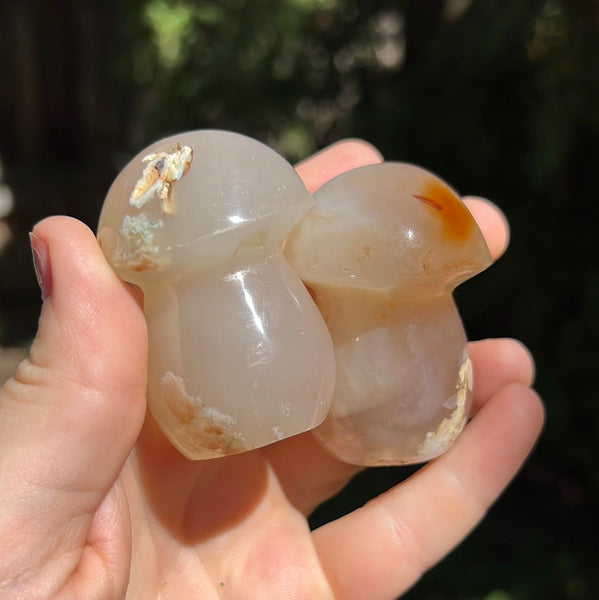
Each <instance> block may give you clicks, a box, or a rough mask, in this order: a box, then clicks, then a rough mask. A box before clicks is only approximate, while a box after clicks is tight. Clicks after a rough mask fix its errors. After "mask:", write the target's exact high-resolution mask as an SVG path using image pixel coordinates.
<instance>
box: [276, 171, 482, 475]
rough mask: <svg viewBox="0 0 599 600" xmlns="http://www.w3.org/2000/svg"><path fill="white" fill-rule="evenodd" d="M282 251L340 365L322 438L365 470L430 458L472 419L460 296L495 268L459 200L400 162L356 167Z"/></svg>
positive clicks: (318, 197)
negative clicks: (456, 292)
mask: <svg viewBox="0 0 599 600" xmlns="http://www.w3.org/2000/svg"><path fill="white" fill-rule="evenodd" d="M314 200H315V207H314V208H313V209H312V210H311V211H310V212H309V213H308V214H307V215H306V217H304V219H303V220H302V222H301V223H300V224H299V225H298V227H296V228H295V229H294V231H293V232H292V234H291V235H290V237H289V238H288V239H287V242H286V245H285V254H286V256H287V259H288V260H289V262H290V263H291V265H292V266H293V267H294V269H295V270H296V271H297V272H298V273H299V275H300V277H301V278H302V280H303V281H304V282H305V283H306V285H307V286H308V287H309V288H310V290H311V291H312V296H313V297H314V299H315V302H316V304H317V305H318V308H319V309H320V312H321V313H322V315H323V316H324V318H325V321H326V323H327V326H328V328H329V331H330V333H331V337H332V339H333V344H334V347H335V356H336V362H337V379H336V387H335V395H334V399H333V405H332V408H331V410H330V412H329V415H328V417H327V419H326V420H325V422H324V423H323V424H322V425H321V426H320V427H318V428H317V429H316V430H315V434H316V436H317V438H318V439H319V440H320V442H321V443H322V444H323V445H324V447H325V448H326V449H327V450H329V452H331V453H332V454H333V455H335V456H336V457H338V458H340V459H341V460H343V461H346V462H349V463H354V464H360V465H391V464H406V463H414V462H423V461H426V460H429V459H431V458H434V457H435V456H438V455H439V454H441V453H442V452H444V451H445V450H447V449H448V448H449V447H450V446H451V445H452V444H453V442H454V441H455V439H456V437H457V436H458V435H459V433H460V432H461V430H462V428H463V427H464V425H465V423H466V419H467V416H468V411H469V408H470V401H471V389H472V369H471V365H470V359H469V357H468V353H467V350H466V335H465V333H464V329H463V327H462V322H461V320H460V317H459V315H458V312H457V309H456V307H455V304H454V302H453V298H452V291H453V289H454V288H455V287H456V286H457V285H458V284H460V283H462V282H463V281H465V280H466V279H468V278H470V277H472V276H473V275H475V274H476V273H478V272H479V271H481V270H483V269H485V268H486V267H487V266H489V265H490V264H491V259H490V256H489V251H488V249H487V246H486V243H485V241H484V238H483V236H482V234H481V232H480V230H479V229H478V226H477V225H476V223H475V221H474V219H473V217H472V215H471V214H470V213H469V212H468V210H467V208H466V207H465V205H464V204H463V203H462V202H461V201H460V199H459V198H458V196H457V195H456V193H455V192H454V191H453V190H452V189H451V188H449V187H448V186H447V185H446V184H445V183H444V182H442V181H441V180H440V179H438V178H437V177H435V176H434V175H433V174H431V173H429V172H427V171H425V170H424V169H421V168H419V167H416V166H413V165H408V164H401V163H383V164H379V165H372V166H367V167H361V168H359V169H355V170H352V171H348V172H346V173H344V174H342V175H340V176H338V177H336V178H335V179H333V180H332V181H330V182H328V183H327V184H325V185H324V186H323V187H322V188H320V189H319V190H317V191H316V193H315V194H314Z"/></svg>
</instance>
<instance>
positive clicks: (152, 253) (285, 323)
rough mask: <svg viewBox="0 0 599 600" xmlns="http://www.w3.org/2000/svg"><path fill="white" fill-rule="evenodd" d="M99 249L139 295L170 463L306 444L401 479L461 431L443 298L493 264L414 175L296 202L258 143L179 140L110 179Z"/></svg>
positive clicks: (349, 176)
mask: <svg viewBox="0 0 599 600" xmlns="http://www.w3.org/2000/svg"><path fill="white" fill-rule="evenodd" d="M98 238H99V241H100V244H101V246H102V248H103V250H104V253H105V254H106V256H107V258H108V260H109V262H110V263H111V265H112V266H113V268H114V269H115V270H116V272H117V273H118V275H119V276H120V277H121V278H123V279H124V280H125V281H129V282H132V283H134V284H137V285H139V286H140V287H141V288H142V290H143V292H144V312H145V315H146V320H147V323H148V330H149V339H150V358H149V365H148V368H149V379H148V403H149V407H150V410H151V411H152V414H153V416H154V418H155V420H156V422H157V423H158V424H159V426H160V427H161V428H162V430H163V431H164V433H165V434H166V436H167V437H168V438H169V439H170V441H171V442H172V443H173V445H174V446H175V447H177V448H178V449H179V450H180V451H181V452H182V453H183V454H184V455H185V456H187V457H189V458H191V459H206V458H213V457H218V456H223V455H227V454H234V453H237V452H243V451H245V450H250V449H253V448H259V447H261V446H264V445H266V444H269V443H272V442H275V441H277V440H280V439H283V438H286V437H289V436H292V435H295V434H297V433H300V432H304V431H307V430H311V429H313V430H314V433H315V435H316V437H317V439H318V440H319V441H320V442H321V443H322V445H323V446H324V447H325V448H326V449H327V450H328V451H329V452H330V453H332V454H333V455H334V456H336V457H338V458H339V459H341V460H343V461H346V462H349V463H354V464H359V465H384V464H405V463H412V462H423V461H426V460H429V459H431V458H434V457H435V456H438V455H439V454H441V453H442V452H444V451H445V450H447V449H448V448H449V447H450V446H451V445H452V444H453V442H454V441H455V439H456V437H457V436H458V435H459V433H460V432H461V430H462V428H463V427H464V425H465V423H466V420H467V417H468V412H469V408H470V402H471V390H472V369H471V364H470V359H469V357H468V353H467V350H466V335H465V333H464V329H463V327H462V323H461V320H460V317H459V314H458V312H457V309H456V307H455V305H454V302H453V298H452V291H453V289H454V288H455V287H456V286H457V285H459V284H460V283H462V282H463V281H465V280H466V279H468V278H470V277H472V276H473V275H475V274H476V273H478V272H479V271H481V270H483V269H485V268H486V267H487V266H489V265H490V262H491V260H490V257H489V252H488V249H487V246H486V244H485V241H484V239H483V237H482V234H481V232H480V231H479V229H478V227H477V225H476V223H475V221H474V219H473V218H472V216H471V215H470V213H469V212H468V210H467V209H466V207H465V205H464V204H463V203H462V202H461V200H460V199H459V198H458V196H457V195H456V193H455V192H454V191H453V190H452V189H451V188H449V187H448V186H447V185H446V184H445V183H444V182H442V181H441V180H440V179H438V178H437V177H436V176H434V175H432V174H431V173H429V172H427V171H425V170H424V169H421V168H419V167H416V166H412V165H407V164H401V163H383V164H380V165H372V166H368V167H361V168H359V169H354V170H352V171H348V172H347V173H344V174H342V175H340V176H338V177H336V178H335V179H333V180H332V181H330V182H329V183H327V184H325V185H324V186H323V187H322V188H320V189H319V190H318V191H317V192H316V193H315V194H314V196H311V195H310V194H309V193H308V192H307V191H306V189H305V187H304V186H303V184H302V182H301V180H300V179H299V177H298V176H297V174H296V173H295V171H294V169H293V168H292V167H291V165H290V164H289V163H287V162H286V161H285V160H284V159H283V158H282V157H280V156H279V155H278V154H276V153H275V152H274V151H273V150H271V149H269V148H268V147H266V146H264V145H263V144H261V143H259V142H257V141H255V140H251V139H250V138H247V137H244V136H241V135H238V134H234V133H230V132H224V131H208V130H207V131H193V132H187V133H183V134H181V135H176V136H173V137H171V138H168V139H165V140H162V141H159V142H157V143H156V144H153V145H152V146H150V147H149V148H147V149H146V150H144V151H143V152H141V153H140V154H139V155H138V156H136V157H135V158H134V159H133V160H132V161H131V162H130V163H129V164H128V165H127V166H126V167H125V169H124V170H123V171H122V172H121V174H120V175H119V176H118V177H117V179H116V180H115V182H114V184H113V185H112V187H111V188H110V191H109V192H108V195H107V198H106V201H105V203H104V207H103V210H102V214H101V217H100V224H99V231H98ZM304 284H305V285H304ZM305 286H307V287H308V288H309V290H307V289H306V287H305ZM331 403H332V404H331ZM325 417H326V419H325ZM323 421H324V422H323Z"/></svg>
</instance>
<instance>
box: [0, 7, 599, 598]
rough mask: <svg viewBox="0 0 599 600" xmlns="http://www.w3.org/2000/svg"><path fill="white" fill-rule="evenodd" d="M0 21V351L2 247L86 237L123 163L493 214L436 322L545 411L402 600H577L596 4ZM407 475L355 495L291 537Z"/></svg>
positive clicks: (12, 307)
mask: <svg viewBox="0 0 599 600" xmlns="http://www.w3.org/2000/svg"><path fill="white" fill-rule="evenodd" d="M6 15H7V18H6V19H4V21H3V24H2V27H3V29H2V35H0V49H2V51H3V56H4V57H5V58H6V57H8V61H7V64H6V69H5V75H4V77H3V83H5V84H8V85H4V86H2V88H0V109H1V111H2V112H1V114H2V120H1V122H0V158H1V160H2V161H3V174H4V175H3V176H4V179H5V181H6V183H8V184H9V185H10V186H11V188H12V190H13V193H14V197H15V202H16V206H15V211H14V213H13V215H12V216H11V217H10V218H9V221H10V223H11V225H12V227H13V230H14V231H15V235H14V237H13V240H14V241H13V244H12V245H11V246H10V247H9V248H6V249H5V251H4V252H3V253H2V255H0V272H1V274H2V277H0V291H1V293H2V300H1V302H0V309H1V310H2V313H1V314H0V318H1V319H2V320H1V323H2V326H1V327H0V334H1V335H2V338H3V340H4V342H5V343H7V342H11V343H14V342H15V341H19V340H21V339H23V338H27V337H28V336H31V335H32V334H33V331H34V329H35V318H34V317H35V312H36V311H37V302H38V301H37V298H38V292H37V290H36V289H35V282H34V280H33V277H32V274H31V273H30V270H29V269H28V267H27V266H25V265H28V261H29V258H28V254H27V252H28V251H27V249H26V248H25V247H24V245H23V244H22V243H20V242H22V239H24V237H25V236H24V235H21V234H22V233H23V232H25V231H27V229H29V228H30V227H31V225H32V223H33V222H34V221H35V220H37V219H39V218H41V217H43V216H45V215H47V214H52V213H56V212H66V213H68V214H72V215H74V216H77V217H79V218H82V219H84V220H85V221H87V222H88V223H89V224H90V225H91V226H92V227H94V226H95V220H96V218H97V215H98V214H99V209H100V205H101V202H102V197H103V194H104V193H105V190H106V189H107V187H108V185H109V183H110V181H111V179H112V177H113V176H114V175H115V174H116V172H117V171H118V168H119V167H120V166H122V164H123V163H124V162H125V161H126V160H127V158H128V157H129V156H130V155H131V154H132V153H134V152H136V151H138V150H139V149H140V148H141V147H142V146H143V145H144V144H146V143H148V142H150V141H152V140H153V139H155V138H157V137H159V136H162V135H166V134H169V133H172V132H175V131H177V130H183V129H190V128H206V127H216V128H226V129H233V130H236V131H240V132H243V133H246V134H248V135H251V136H254V137H257V138H259V139H262V140H263V141H265V142H267V143H268V144H270V145H271V146H273V147H275V148H276V149H278V150H279V151H280V152H282V153H283V154H285V155H286V156H287V157H288V158H289V159H290V160H298V159H301V158H303V157H304V156H306V155H307V154H309V153H311V152H313V151H315V150H317V149H318V148H320V147H322V146H324V145H326V144H328V143H331V142H334V141H336V140H338V139H340V138H343V137H347V136H359V137H362V138H364V139H367V140H368V141H370V142H372V143H373V144H375V145H376V146H378V148H379V149H381V151H382V152H383V154H384V155H385V156H386V158H388V159H392V160H402V161H408V162H415V163H419V164H421V165H423V166H425V167H427V168H429V169H431V170H433V171H436V172H437V173H439V174H440V175H441V176H442V177H444V178H446V179H447V180H448V181H450V182H451V183H452V184H453V185H454V186H455V187H456V188H457V189H459V190H460V191H462V192H463V193H468V194H479V195H483V196H487V197H490V198H492V199H494V200H495V201H496V202H497V203H498V204H499V205H500V206H501V207H502V209H503V210H504V211H505V213H506V215H507V216H508V218H509V220H510V223H511V225H512V237H513V239H512V246H511V249H510V251H509V252H508V253H507V255H506V256H505V257H504V258H502V259H501V261H500V262H499V263H498V264H497V265H495V266H494V267H493V268H492V269H491V270H490V271H489V272H488V273H485V274H484V275H482V276H481V277H479V278H478V279H476V280H474V281H473V282H471V283H468V284H467V285H466V286H463V287H462V288H460V290H459V291H458V294H457V301H458V304H459V305H460V307H461V309H462V313H463V316H464V320H465V323H466V325H467V328H468V330H469V332H470V334H471V336H472V337H474V338H477V337H487V336H504V335H508V336H514V337H518V338H520V339H522V340H524V342H525V343H526V344H527V345H528V346H529V347H530V348H531V349H532V351H533V353H534V354H535V357H536V359H537V364H538V374H537V388H538V389H539V391H540V392H541V393H542V395H543V396H544V398H545V401H546V404H547V408H548V421H547V427H546V430H545V433H544V436H543V438H542V440H541V443H540V444H539V446H538V448H537V450H536V451H535V453H534V454H533V456H532V458H531V460H530V461H529V462H528V464H527V465H526V467H525V468H524V470H523V471H522V473H521V474H520V476H519V477H518V479H517V480H516V482H515V483H514V484H513V485H512V487H511V488H510V489H509V491H508V492H507V493H506V494H505V495H504V496H503V498H502V499H501V500H500V501H499V503H498V504H497V505H496V506H495V507H494V508H493V510H492V511H491V513H490V515H489V516H488V518H487V519H486V520H485V521H484V523H483V524H482V525H481V527H480V528H479V529H478V530H477V531H476V532H475V533H474V534H473V535H472V536H471V537H470V538H469V539H468V540H467V541H466V542H465V543H464V544H462V545H461V546H460V548H459V549H457V550H456V551H455V552H454V553H453V554H452V555H451V556H450V557H449V558H448V559H446V560H445V561H444V562H443V563H442V564H441V565H439V566H437V567H436V568H434V569H433V570H432V571H431V572H430V573H429V574H427V575H426V576H425V577H424V579H423V580H422V581H421V582H420V583H419V584H418V585H417V586H416V587H415V588H414V589H413V590H412V591H410V592H409V593H408V594H407V596H406V597H407V598H409V599H418V600H422V599H426V600H454V599H455V600H458V599H459V600H475V599H476V600H536V599H539V598H543V599H552V598H556V599H567V600H587V599H588V600H591V599H595V598H597V597H599V585H598V583H599V582H598V580H599V576H598V573H597V569H596V561H597V552H596V539H597V537H598V534H599V524H598V518H597V508H598V503H597V500H598V498H599V476H598V474H597V467H596V457H597V433H598V432H599V403H598V402H597V393H596V391H595V388H594V376H595V373H596V372H597V368H598V366H599V356H598V350H597V347H598V339H599V335H598V334H599V311H598V307H599V264H598V262H597V242H596V232H595V229H596V223H597V222H598V221H597V219H598V216H599V209H598V206H599V202H598V200H599V184H598V176H597V172H598V166H599V143H598V142H599V67H598V65H599V3H598V2H597V1H596V0H526V1H522V0H403V1H401V0H372V1H367V0H252V1H249V0H223V1H216V0H200V1H195V2H193V1H191V0H129V1H128V2H117V1H116V0H112V1H110V0H104V1H103V2H99V1H95V0H80V1H79V2H68V1H67V0H64V1H60V0H53V1H52V2H47V1H44V0H38V1H32V2H28V3H24V2H17V1H13V2H8V3H7V11H6ZM23 307H31V310H29V311H28V310H27V309H26V308H23ZM506 443H509V440H506ZM410 472H411V471H410V470H408V469H394V468H391V469H377V470H370V471H367V472H365V473H363V474H362V475H360V476H358V477H357V478H356V480H355V481H353V482H352V483H351V484H350V486H349V487H348V489H347V490H346V491H345V492H344V493H343V494H341V495H340V496H339V497H338V498H336V499H334V500H333V501H331V502H330V503H328V504H327V505H325V506H324V507H321V509H320V510H319V511H318V512H317V513H316V515H315V516H314V518H313V521H312V522H313V524H317V523H320V522H323V521H324V520H327V519H330V518H333V517H334V516H335V515H338V514H342V513H344V512H347V511H348V510H350V509H351V508H352V507H354V506H358V505H360V504H362V503H363V502H364V501H366V500H367V499H368V498H370V497H372V495H373V494H375V493H378V492H380V491H382V490H384V489H387V488H388V487H389V486H391V485H393V484H394V483H396V482H397V481H399V480H401V479H402V478H404V477H405V476H407V475H408V474H409V473H410Z"/></svg>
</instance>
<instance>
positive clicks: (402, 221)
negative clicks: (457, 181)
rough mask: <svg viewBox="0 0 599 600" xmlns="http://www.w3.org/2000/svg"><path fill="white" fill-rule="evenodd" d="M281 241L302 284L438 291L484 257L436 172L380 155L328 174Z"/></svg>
mask: <svg viewBox="0 0 599 600" xmlns="http://www.w3.org/2000/svg"><path fill="white" fill-rule="evenodd" d="M313 196H314V202H315V206H314V208H313V209H312V210H311V211H310V212H309V213H308V215H307V216H306V217H305V218H304V219H303V220H302V222H301V223H300V224H299V225H298V226H297V227H296V228H295V229H294V231H293V232H292V234H291V235H290V237H289V238H288V239H287V241H286V245H285V255H286V257H287V260H288V261H289V262H290V263H291V265H292V266H293V267H294V268H295V270H296V271H297V272H298V274H299V275H300V277H301V278H302V279H303V280H304V282H305V283H306V284H307V285H313V286H314V287H317V286H318V285H332V286H340V287H352V288H362V289H370V290H371V289H374V290H380V291H392V290H396V289H397V288H400V289H403V290H405V291H406V293H409V294H411V295H415V296H418V295H428V294H430V293H443V292H446V291H447V290H451V289H453V288H454V287H455V286H457V285H458V284H459V283H461V282H463V281H465V280H466V279H469V278H470V277H472V276H473V275H475V274H476V273H478V272H480V271H482V270H483V269H485V268H486V267H488V266H489V265H490V264H491V258H490V255H489V250H488V248H487V245H486V243H485V240H484V238H483V236H482V233H481V231H480V230H479V228H478V226H477V224H476V222H475V220H474V218H473V217H472V215H471V214H470V212H469V211H468V209H467V208H466V206H465V205H464V203H463V202H462V201H461V200H460V198H459V197H458V195H457V194H456V192H455V191H454V190H452V189H451V188H450V187H449V186H448V185H447V184H446V183H445V182H443V181H442V180H441V179H439V178H438V177H436V176H435V175H433V174H432V173H430V172H429V171H426V170H425V169H422V168H420V167H417V166H415V165H411V164H406V163H395V162H386V163H381V164H376V165H369V166H365V167H359V168H357V169H353V170H351V171H347V172H345V173H343V174H341V175H339V176H337V177H336V178H334V179H332V180H331V181H329V182H328V183H326V184H325V185H323V186H322V187H321V188H320V189H318V190H317V191H316V192H315V193H314V194H313Z"/></svg>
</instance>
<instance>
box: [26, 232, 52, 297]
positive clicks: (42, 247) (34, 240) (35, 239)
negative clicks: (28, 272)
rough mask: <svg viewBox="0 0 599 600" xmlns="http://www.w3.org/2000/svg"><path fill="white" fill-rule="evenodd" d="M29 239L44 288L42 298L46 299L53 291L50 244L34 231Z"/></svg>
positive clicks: (38, 275)
mask: <svg viewBox="0 0 599 600" xmlns="http://www.w3.org/2000/svg"><path fill="white" fill-rule="evenodd" d="M29 241H30V242H31V254H32V255H33V268H34V269H35V276H36V277H37V282H38V284H39V286H40V289H41V290H42V300H45V299H46V298H47V297H48V296H49V295H50V294H51V293H52V269H51V268H50V252H49V250H48V244H47V242H46V241H45V240H43V239H42V238H41V237H39V236H37V235H35V233H33V232H32V233H30V234H29Z"/></svg>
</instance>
